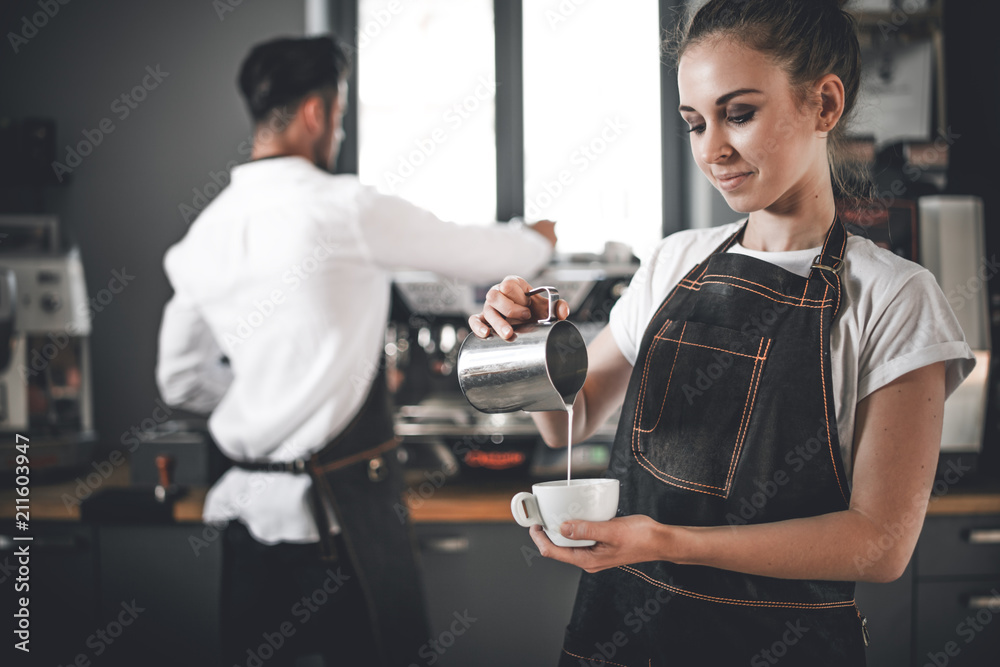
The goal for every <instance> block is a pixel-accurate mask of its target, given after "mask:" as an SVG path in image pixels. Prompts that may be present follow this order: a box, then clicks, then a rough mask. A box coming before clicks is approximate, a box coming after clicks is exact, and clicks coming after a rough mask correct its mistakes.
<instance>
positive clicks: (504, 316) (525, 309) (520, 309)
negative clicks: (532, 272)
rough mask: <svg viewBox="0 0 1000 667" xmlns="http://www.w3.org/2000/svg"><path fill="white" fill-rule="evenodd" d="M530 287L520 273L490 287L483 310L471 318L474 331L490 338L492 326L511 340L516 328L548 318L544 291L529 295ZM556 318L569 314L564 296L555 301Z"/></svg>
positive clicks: (481, 336) (471, 326)
mask: <svg viewBox="0 0 1000 667" xmlns="http://www.w3.org/2000/svg"><path fill="white" fill-rule="evenodd" d="M531 289H532V287H531V285H529V284H528V281H526V280H525V279H524V278H520V277H518V276H507V277H506V278H504V279H503V280H502V281H501V282H500V283H498V284H496V285H494V286H493V287H491V288H490V291H489V292H487V294H486V303H485V304H483V312H481V313H478V314H476V315H473V316H472V317H470V318H469V327H470V328H471V329H472V333H474V334H476V335H477V336H479V337H480V338H488V337H489V335H490V330H491V329H492V330H493V331H496V332H497V333H498V334H499V335H500V337H501V338H503V339H504V340H511V339H512V338H513V337H514V329H513V327H516V326H517V325H518V324H524V323H525V322H532V321H534V320H542V319H545V318H546V317H548V315H549V301H548V299H547V298H546V296H545V295H544V294H536V295H535V296H532V297H529V296H528V292H530V291H531ZM556 317H558V318H559V319H560V320H565V319H566V318H567V317H569V304H568V303H566V302H565V301H563V300H562V299H560V300H559V301H558V302H556Z"/></svg>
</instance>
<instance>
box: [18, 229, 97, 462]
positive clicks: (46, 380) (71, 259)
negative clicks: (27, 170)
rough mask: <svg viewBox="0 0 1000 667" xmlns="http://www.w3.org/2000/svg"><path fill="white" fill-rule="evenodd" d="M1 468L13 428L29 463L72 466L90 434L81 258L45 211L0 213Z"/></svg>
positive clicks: (83, 456) (84, 453)
mask: <svg viewBox="0 0 1000 667" xmlns="http://www.w3.org/2000/svg"><path fill="white" fill-rule="evenodd" d="M0 348H2V349H3V352H4V354H0V361H2V357H3V356H4V355H6V354H9V358H8V360H7V363H6V364H4V365H2V366H0V433H2V435H0V470H4V471H8V470H12V469H13V467H14V460H15V455H16V451H15V449H14V442H15V434H20V435H23V436H26V437H28V438H29V439H30V442H31V452H32V456H31V466H32V469H33V471H46V472H47V471H49V470H54V469H67V468H68V469H75V468H78V467H79V466H81V465H84V464H85V463H86V462H87V461H89V460H90V459H91V454H92V450H93V446H94V442H95V440H96V433H95V432H94V423H93V395H92V392H91V365H90V312H89V309H88V304H87V291H86V284H85V282H84V277H83V263H82V262H81V260H80V252H79V249H78V248H76V247H73V248H69V249H64V248H63V247H62V245H61V243H60V234H59V220H58V218H56V217H55V216H49V215H0Z"/></svg>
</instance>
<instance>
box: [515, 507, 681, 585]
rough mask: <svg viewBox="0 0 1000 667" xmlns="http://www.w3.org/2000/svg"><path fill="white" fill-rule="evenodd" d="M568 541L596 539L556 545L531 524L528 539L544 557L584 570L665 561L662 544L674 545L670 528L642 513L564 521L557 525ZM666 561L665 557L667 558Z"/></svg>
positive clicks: (596, 570) (597, 570)
mask: <svg viewBox="0 0 1000 667" xmlns="http://www.w3.org/2000/svg"><path fill="white" fill-rule="evenodd" d="M559 532H560V533H562V535H563V537H567V538H569V539H571V540H596V541H597V544H595V545H594V546H592V547H557V546H556V545H555V544H553V543H552V540H550V539H549V537H548V535H546V534H545V531H543V530H542V527H541V526H532V527H531V530H530V535H531V539H532V540H534V542H535V546H537V547H538V551H539V553H541V554H542V555H543V556H545V557H546V558H552V559H553V560H559V561H562V562H564V563H569V564H570V565H576V566H577V567H580V568H583V569H584V570H586V571H587V572H600V571H601V570H606V569H608V568H610V567H618V566H619V565H631V564H633V563H645V562H648V561H654V560H665V559H664V553H663V551H664V549H663V547H664V546H665V545H669V544H676V543H677V541H678V540H677V536H676V535H674V534H672V527H670V526H665V525H663V524H662V523H657V522H656V521H653V520H652V519H651V518H649V517H648V516H646V515H645V514H633V515H631V516H621V517H615V518H614V519H611V520H610V521H565V522H563V524H562V525H561V526H560V527H559ZM667 560H669V559H667Z"/></svg>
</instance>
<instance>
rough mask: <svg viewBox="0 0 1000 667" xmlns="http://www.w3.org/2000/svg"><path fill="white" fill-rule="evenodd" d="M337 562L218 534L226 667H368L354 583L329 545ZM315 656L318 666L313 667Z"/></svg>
mask: <svg viewBox="0 0 1000 667" xmlns="http://www.w3.org/2000/svg"><path fill="white" fill-rule="evenodd" d="M337 542H338V544H337V551H338V554H340V557H339V559H338V560H337V561H323V560H320V554H319V546H318V545H317V544H284V543H282V544H276V545H272V546H267V545H264V544H261V543H260V542H257V541H256V540H255V539H254V538H253V537H252V536H251V535H250V533H249V531H248V530H247V528H246V526H244V525H243V524H242V523H240V522H239V521H233V522H231V523H230V524H229V526H228V527H227V528H226V532H225V545H226V556H225V565H224V568H225V569H224V573H223V583H222V585H223V590H222V614H223V618H222V629H223V630H222V632H223V656H224V658H225V662H224V665H225V666H226V667H279V666H285V665H288V666H290V667H291V666H294V665H296V659H299V664H300V665H309V666H310V667H312V666H317V667H318V666H319V665H325V666H326V667H334V666H336V667H355V666H364V665H371V664H374V663H375V659H374V657H373V656H374V655H375V652H374V640H373V635H372V631H371V627H370V624H369V619H368V613H367V611H366V608H365V604H364V597H363V594H362V591H361V586H360V583H359V581H358V577H357V576H356V575H355V572H354V569H353V568H352V567H351V564H350V562H349V560H348V558H347V557H346V555H345V554H346V550H345V549H344V548H343V543H342V541H341V540H340V539H339V538H338V540H337ZM320 656H321V657H322V660H323V661H322V662H321V661H320Z"/></svg>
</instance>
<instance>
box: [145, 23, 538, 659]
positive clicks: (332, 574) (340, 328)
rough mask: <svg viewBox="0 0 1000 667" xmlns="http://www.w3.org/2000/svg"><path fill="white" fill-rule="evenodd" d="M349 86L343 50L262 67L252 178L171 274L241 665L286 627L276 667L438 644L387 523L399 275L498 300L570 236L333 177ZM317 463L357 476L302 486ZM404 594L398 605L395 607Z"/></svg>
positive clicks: (249, 67)
mask: <svg viewBox="0 0 1000 667" xmlns="http://www.w3.org/2000/svg"><path fill="white" fill-rule="evenodd" d="M348 67H349V65H348V61H347V58H346V56H345V54H344V52H343V51H342V49H341V48H340V47H339V46H338V45H337V44H336V43H335V42H334V41H333V40H331V39H329V38H325V37H322V38H313V39H281V40H275V41H271V42H267V43H264V44H261V45H258V46H257V47H255V48H254V49H253V50H252V51H251V53H250V54H249V56H248V57H247V59H246V60H245V61H244V63H243V66H242V69H241V73H240V78H239V83H240V88H241V91H242V93H243V95H244V97H245V98H246V101H247V105H248V107H249V109H250V113H251V116H252V117H253V120H254V123H255V126H256V130H255V136H254V148H253V153H252V155H251V161H250V162H249V163H247V164H244V165H240V166H237V167H235V168H234V169H233V171H232V180H231V183H230V185H229V187H228V188H227V189H226V190H225V191H223V192H222V193H221V194H220V195H219V196H218V197H217V198H216V199H215V200H214V201H213V202H212V203H211V204H210V205H209V206H208V207H207V208H206V209H205V211H204V212H203V213H202V214H201V215H200V216H199V218H198V219H197V220H196V221H195V223H194V224H193V225H192V226H191V228H190V230H189V231H188V233H187V235H186V236H185V237H184V238H183V239H182V240H181V241H180V242H179V243H177V244H176V245H174V246H173V247H171V248H170V249H169V250H168V252H167V254H166V257H165V260H164V266H165V269H166V273H167V276H168V278H169V279H170V282H171V285H172V286H173V288H174V292H175V293H174V296H173V298H172V299H171V300H170V302H169V303H168V304H167V305H166V308H165V311H164V316H163V323H162V327H161V331H160V340H159V360H158V364H157V372H156V375H157V383H158V385H159V388H160V392H161V393H162V395H163V398H164V399H165V400H166V401H167V402H168V403H170V404H172V405H175V406H180V407H183V408H186V409H190V410H193V411H196V412H202V413H209V412H211V417H210V419H209V422H208V424H209V430H210V431H211V434H212V436H213V438H214V439H215V440H216V442H217V443H218V445H219V448H220V449H221V450H222V451H223V453H225V454H226V455H227V456H228V457H229V458H231V459H233V460H234V461H236V462H237V465H236V466H235V467H234V468H232V469H231V470H229V471H228V472H227V473H226V474H225V475H224V476H223V477H222V478H221V479H220V480H219V481H218V483H217V484H216V485H215V486H214V487H213V488H212V489H211V491H210V492H209V494H208V496H207V498H206V502H205V509H204V518H205V520H206V521H223V520H228V521H230V523H229V526H228V527H227V529H226V542H225V544H226V547H227V571H226V575H225V576H226V581H225V583H224V590H225V591H227V592H226V593H224V596H225V598H226V599H225V600H224V603H223V608H224V610H225V613H226V618H225V619H224V623H223V624H224V627H225V628H227V629H226V631H225V633H226V637H225V639H224V643H225V644H226V645H227V648H228V649H229V651H230V653H231V654H232V655H231V656H227V657H228V658H231V659H232V660H235V661H236V662H237V664H244V662H245V658H246V651H247V650H248V649H249V650H251V652H252V651H253V650H256V647H257V644H259V643H261V642H262V641H265V639H262V638H264V637H265V635H266V634H267V633H273V632H282V630H281V629H280V628H282V627H286V626H285V625H284V623H286V622H287V623H291V629H292V630H294V631H295V632H293V633H292V634H293V635H294V637H293V636H288V637H286V640H285V641H283V642H282V645H283V646H284V648H282V650H280V651H277V650H276V651H275V653H276V656H275V660H277V659H278V658H279V657H281V660H288V661H289V662H290V664H291V662H293V661H294V654H295V653H309V652H311V653H321V654H323V655H324V657H325V658H326V659H327V662H328V664H332V663H331V661H332V660H333V659H334V657H336V659H337V660H344V659H345V656H349V655H354V656H356V657H355V658H354V659H355V660H363V662H351V661H350V659H348V662H344V663H340V662H337V663H336V664H366V665H375V664H379V662H380V661H381V663H382V664H392V665H395V664H409V662H413V661H416V660H417V657H418V656H417V655H416V650H417V648H416V647H417V646H418V645H419V643H422V642H425V641H427V639H428V636H427V632H428V630H427V627H426V620H425V615H424V609H423V600H422V598H421V597H420V593H419V591H420V587H419V581H417V580H416V579H417V577H416V568H415V565H414V561H413V553H412V551H413V550H412V546H410V544H411V541H409V540H410V532H409V525H408V524H401V523H400V521H399V520H398V518H397V517H395V515H393V518H392V520H391V521H392V523H394V524H395V525H385V524H387V521H386V520H385V517H386V515H385V513H384V512H382V511H381V509H379V508H382V506H383V505H386V507H387V508H389V509H391V505H392V503H388V504H387V502H386V501H387V499H390V498H392V497H393V495H394V496H395V500H398V497H399V492H400V491H401V475H400V474H399V470H398V461H397V460H396V457H395V451H394V450H393V449H392V447H393V445H394V441H393V439H392V434H391V427H392V425H391V414H389V413H387V411H386V407H385V405H386V402H385V400H384V398H385V393H386V392H385V387H384V377H383V375H382V373H381V370H380V368H381V359H382V347H383V344H384V333H385V326H386V320H387V317H388V310H389V297H390V272H391V271H392V270H394V269H399V268H411V269H427V270H433V271H436V272H438V273H440V274H443V275H446V276H450V277H454V278H461V279H465V280H469V281H476V282H493V281H496V280H498V279H499V278H501V277H502V276H503V275H505V274H508V273H517V274H526V275H532V274H534V273H536V272H537V271H538V270H539V269H541V268H542V266H544V264H545V263H546V262H547V261H548V259H549V257H550V255H551V252H552V247H553V246H554V244H555V235H554V233H553V228H552V223H551V222H547V221H546V222H542V223H538V224H537V225H535V226H533V227H532V228H527V229H515V228H513V227H507V226H505V225H495V226H492V227H475V226H461V225H456V224H453V223H449V222H444V221H442V220H440V219H439V218H437V217H436V216H435V215H433V214H432V213H429V212H427V211H424V210H422V209H420V208H417V207H416V206H414V205H412V204H410V203H408V202H406V201H404V200H401V199H399V198H396V197H390V196H385V195H381V194H379V193H377V192H376V191H374V190H373V189H371V188H368V187H365V186H362V185H361V184H360V183H359V182H358V180H357V178H356V177H355V176H346V175H345V176H335V175H333V174H331V173H330V171H331V170H332V168H333V164H334V161H335V160H336V156H337V151H338V149H339V146H340V141H341V139H342V138H343V131H342V129H341V119H342V116H343V113H344V104H345V101H346V82H345V80H346V76H347V70H348ZM483 248H489V252H484V251H483ZM387 421H388V423H386V422H387ZM384 436H388V439H385V440H384V442H383V439H382V438H383V437H384ZM366 438H367V440H366ZM331 440H336V443H335V444H336V446H331V447H327V448H326V449H324V446H325V445H327V444H328V443H330V442H331ZM362 441H364V442H362ZM321 450H322V452H323V453H322V455H320V454H318V452H321ZM334 450H335V451H334ZM319 456H322V460H320V459H319V458H317V457H319ZM310 460H312V461H313V463H316V462H317V461H319V462H320V463H322V464H323V465H324V470H326V471H333V470H336V471H338V472H337V473H336V475H341V477H336V476H334V477H326V478H320V477H317V474H318V473H316V472H315V471H316V470H318V468H315V469H314V468H310V471H311V472H312V473H313V474H303V472H304V469H305V468H306V467H308V466H306V462H307V461H310ZM330 474H331V475H334V473H333V472H331V473H330ZM366 476H367V479H366ZM313 480H319V483H317V484H314V483H313ZM320 489H325V490H326V491H327V492H329V493H328V496H329V497H323V498H320V497H319V495H322V494H318V491H319V490H320ZM348 491H349V493H348ZM341 492H343V493H344V494H345V495H343V496H341V495H339V494H341ZM366 494H368V495H366ZM372 494H374V495H372ZM352 503H353V504H352ZM354 506H357V507H358V508H359V509H358V510H357V511H355V510H353V509H351V508H352V507H354ZM317 508H319V509H317ZM372 508H375V509H372ZM379 512H382V513H381V514H380V513H379ZM234 519H238V521H233V520H234ZM371 525H377V526H381V527H382V529H384V530H385V531H388V532H386V533H371V532H367V531H368V527H369V526H371ZM318 526H319V527H320V528H318ZM352 526H356V529H355V528H354V527H352ZM337 533H339V534H338V535H337V538H336V541H333V538H331V535H332V534H337ZM400 540H402V542H400ZM327 543H328V547H330V548H332V549H333V551H335V552H336V554H335V555H334V554H331V553H329V551H324V550H323V549H321V546H323V545H324V544H327ZM394 544H395V545H396V546H395V547H393V545H394ZM399 544H405V545H406V547H404V548H402V549H401V548H399ZM401 551H402V552H405V553H400V552H401ZM321 556H325V558H326V560H324V559H323V558H322V557H321ZM334 558H336V560H333V559H334ZM372 563H375V565H372ZM393 577H395V579H396V581H395V584H396V586H395V589H394V592H392V593H387V592H386V591H385V590H384V588H385V586H383V587H382V589H381V590H380V589H379V582H383V583H384V582H386V581H392V578H393ZM331 588H333V589H334V590H337V591H338V592H337V593H333V592H330V589H331ZM318 590H325V591H326V592H327V593H329V597H330V598H331V599H332V600H334V601H335V602H336V603H337V604H333V603H331V604H328V605H325V606H323V608H319V607H317V609H316V610H314V611H312V612H310V613H308V614H306V613H305V612H303V617H299V615H298V614H297V613H296V606H295V603H296V601H297V600H299V598H302V599H303V600H304V599H307V598H309V597H310V596H313V593H315V591H318ZM303 596H304V597H303ZM387 596H389V597H387ZM392 596H394V597H392ZM323 597H324V599H325V598H326V596H325V595H324V596H323ZM310 599H315V596H313V598H310ZM388 601H391V602H392V604H391V605H388V604H387V602H388ZM387 606H391V607H392V611H391V612H390V611H387V609H386V608H387ZM352 607H353V609H351V608H352ZM359 607H361V608H359ZM362 608H367V610H368V614H365V613H364V612H363V609H362ZM400 609H403V610H408V611H406V612H405V613H401V612H399V610H400ZM345 610H348V611H347V612H345ZM407 614H409V615H408V616H407ZM322 619H325V620H322ZM300 621H301V624H300ZM307 621H308V622H307ZM369 621H370V622H369ZM401 625H402V626H407V627H402V628H401V627H398V626H401ZM401 633H403V634H401ZM390 637H395V640H390V639H389V638H390ZM366 638H371V639H370V640H368V639H366ZM414 642H417V643H416V644H414ZM338 644H339V645H338ZM389 644H392V645H393V646H395V647H398V648H396V649H393V648H390V646H389ZM352 651H353V652H352ZM379 656H380V657H379ZM408 658H409V659H408ZM401 661H405V662H401ZM279 663H280V664H283V662H280V661H279V662H275V661H270V662H269V664H272V665H273V664H279Z"/></svg>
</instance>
